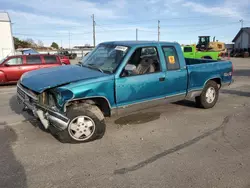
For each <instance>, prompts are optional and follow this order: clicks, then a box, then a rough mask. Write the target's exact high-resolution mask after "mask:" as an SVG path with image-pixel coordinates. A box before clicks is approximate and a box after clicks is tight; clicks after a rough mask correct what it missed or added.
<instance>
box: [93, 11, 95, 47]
mask: <svg viewBox="0 0 250 188" xmlns="http://www.w3.org/2000/svg"><path fill="white" fill-rule="evenodd" d="M92 21H93V46H94V47H95V15H94V14H93V15H92Z"/></svg>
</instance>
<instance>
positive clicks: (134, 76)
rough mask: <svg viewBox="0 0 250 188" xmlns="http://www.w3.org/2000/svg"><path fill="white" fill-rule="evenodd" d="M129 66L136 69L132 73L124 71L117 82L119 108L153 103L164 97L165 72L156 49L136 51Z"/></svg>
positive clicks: (146, 48) (148, 48)
mask: <svg viewBox="0 0 250 188" xmlns="http://www.w3.org/2000/svg"><path fill="white" fill-rule="evenodd" d="M127 64H129V65H132V66H133V67H134V68H135V69H134V70H133V71H131V72H130V73H127V72H126V70H125V69H124V70H123V72H122V74H121V75H120V77H119V78H117V79H116V81H115V85H116V86H115V87H116V103H117V106H118V107H122V106H123V107H124V106H128V105H130V104H136V103H137V104H138V103H142V102H151V101H152V100H154V99H159V98H161V97H163V96H164V81H165V72H163V71H162V66H161V64H160V62H159V56H158V51H157V48H156V47H143V48H138V49H136V50H135V52H134V53H133V54H132V56H131V58H130V60H129V61H128V63H127ZM147 67H148V69H147ZM142 70H144V71H142ZM144 104H145V103H144ZM142 105H143V104H140V105H139V106H141V107H142ZM142 108H143V107H142Z"/></svg>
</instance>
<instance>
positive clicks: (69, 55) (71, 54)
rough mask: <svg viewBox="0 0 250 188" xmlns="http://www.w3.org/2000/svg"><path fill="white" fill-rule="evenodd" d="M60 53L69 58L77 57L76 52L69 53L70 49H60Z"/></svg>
mask: <svg viewBox="0 0 250 188" xmlns="http://www.w3.org/2000/svg"><path fill="white" fill-rule="evenodd" d="M58 54H59V55H64V56H67V57H68V58H69V59H75V58H76V57H77V54H76V53H69V52H68V51H60V52H59V53H58Z"/></svg>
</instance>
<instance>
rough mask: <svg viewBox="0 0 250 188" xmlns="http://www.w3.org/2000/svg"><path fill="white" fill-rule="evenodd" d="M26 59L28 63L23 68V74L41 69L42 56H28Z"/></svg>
mask: <svg viewBox="0 0 250 188" xmlns="http://www.w3.org/2000/svg"><path fill="white" fill-rule="evenodd" d="M24 58H25V60H26V61H25V64H24V66H23V73H25V72H29V71H32V70H36V69H39V68H41V66H42V59H41V57H40V55H26V56H24Z"/></svg>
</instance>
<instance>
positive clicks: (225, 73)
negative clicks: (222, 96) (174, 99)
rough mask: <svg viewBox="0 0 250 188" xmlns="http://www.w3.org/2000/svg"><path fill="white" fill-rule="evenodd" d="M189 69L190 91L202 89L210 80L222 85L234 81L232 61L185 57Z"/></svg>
mask: <svg viewBox="0 0 250 188" xmlns="http://www.w3.org/2000/svg"><path fill="white" fill-rule="evenodd" d="M185 60H186V65H187V71H188V91H193V90H201V89H202V88H204V86H205V84H206V83H207V81H208V80H211V79H216V81H217V82H220V84H221V85H224V84H230V82H231V81H232V71H233V70H232V62H231V61H216V60H207V59H188V58H187V59H185Z"/></svg>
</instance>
